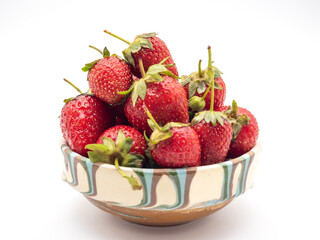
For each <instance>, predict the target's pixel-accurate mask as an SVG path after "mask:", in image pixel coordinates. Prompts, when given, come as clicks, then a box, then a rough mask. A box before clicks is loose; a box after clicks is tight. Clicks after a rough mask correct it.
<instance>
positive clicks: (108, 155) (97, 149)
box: [85, 130, 144, 190]
mask: <svg viewBox="0 0 320 240" xmlns="http://www.w3.org/2000/svg"><path fill="white" fill-rule="evenodd" d="M102 141H103V144H99V143H95V144H87V145H86V147H85V148H86V149H88V150H90V151H88V156H89V159H90V161H91V162H94V163H96V162H103V163H108V164H113V165H115V166H116V168H117V170H118V171H119V173H120V174H121V175H122V176H123V177H124V178H126V179H127V180H128V182H129V183H130V185H131V186H132V189H134V190H137V189H141V185H140V184H139V183H138V181H137V180H136V179H135V178H134V177H133V176H131V177H129V176H127V175H126V174H125V173H124V172H123V171H122V170H121V169H120V167H119V166H124V167H136V168H140V167H142V162H143V160H144V157H143V156H141V155H139V154H132V153H129V151H130V150H131V148H132V142H133V140H132V138H130V137H126V136H125V135H124V133H123V132H122V131H121V130H119V132H118V136H117V138H116V141H115V142H114V141H113V140H112V139H111V138H108V137H102Z"/></svg>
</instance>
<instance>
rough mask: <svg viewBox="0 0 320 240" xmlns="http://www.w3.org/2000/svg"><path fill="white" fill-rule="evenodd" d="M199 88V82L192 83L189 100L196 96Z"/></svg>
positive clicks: (189, 88) (189, 89)
mask: <svg viewBox="0 0 320 240" xmlns="http://www.w3.org/2000/svg"><path fill="white" fill-rule="evenodd" d="M197 88H198V82H195V81H191V82H190V84H189V87H188V91H189V98H192V97H193V96H194V94H195V93H196V91H197Z"/></svg>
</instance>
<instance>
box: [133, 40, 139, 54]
mask: <svg viewBox="0 0 320 240" xmlns="http://www.w3.org/2000/svg"><path fill="white" fill-rule="evenodd" d="M140 49H141V44H140V43H139V42H136V41H134V42H133V43H132V44H131V45H130V50H131V52H132V53H136V52H138V51H139V50H140Z"/></svg>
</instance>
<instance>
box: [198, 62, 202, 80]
mask: <svg viewBox="0 0 320 240" xmlns="http://www.w3.org/2000/svg"><path fill="white" fill-rule="evenodd" d="M201 62H202V60H201V59H200V60H199V64H198V69H199V70H198V71H199V78H202V70H201Z"/></svg>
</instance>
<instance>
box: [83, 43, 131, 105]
mask: <svg viewBox="0 0 320 240" xmlns="http://www.w3.org/2000/svg"><path fill="white" fill-rule="evenodd" d="M82 70H83V71H89V73H88V77H87V79H88V82H89V87H90V89H91V91H92V93H93V94H94V95H95V96H97V97H98V98H100V99H101V100H103V101H105V102H107V103H109V104H111V105H113V104H119V103H120V102H121V101H122V100H123V99H124V96H123V95H120V94H118V92H122V91H127V90H128V89H129V88H130V86H131V82H132V74H131V71H130V68H129V66H128V64H127V63H126V62H125V61H124V60H122V59H120V58H119V57H118V56H116V55H112V56H110V52H109V51H108V50H107V48H105V49H104V51H103V58H102V59H100V60H96V61H93V62H92V63H89V64H86V66H85V67H84V68H82Z"/></svg>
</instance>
